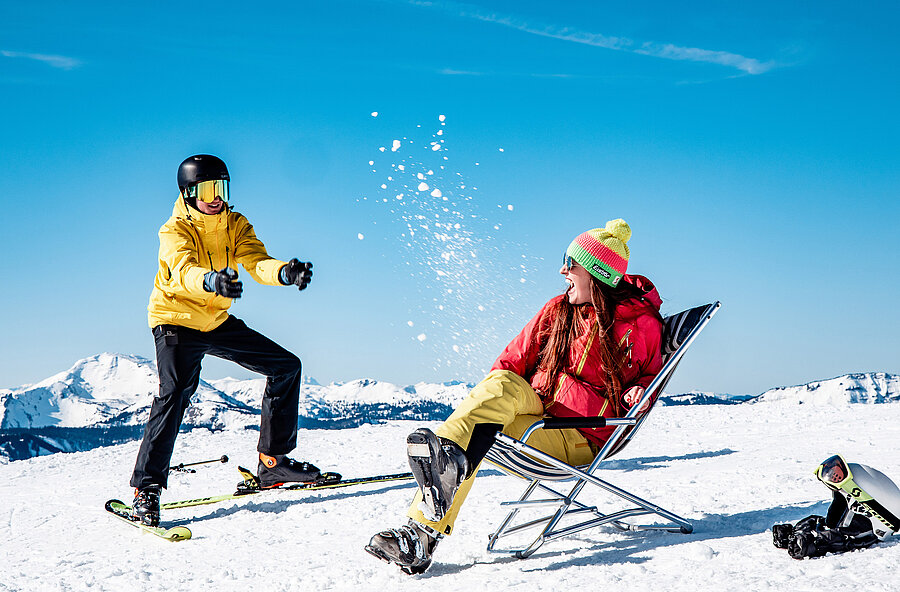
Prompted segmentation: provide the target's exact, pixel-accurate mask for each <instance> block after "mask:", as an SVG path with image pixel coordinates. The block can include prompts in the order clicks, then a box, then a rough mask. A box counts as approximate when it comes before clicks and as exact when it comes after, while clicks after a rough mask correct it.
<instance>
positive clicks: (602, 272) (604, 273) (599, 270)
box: [591, 263, 612, 279]
mask: <svg viewBox="0 0 900 592" xmlns="http://www.w3.org/2000/svg"><path fill="white" fill-rule="evenodd" d="M591 269H593V270H594V271H596V272H597V273H599V274H600V275H602V276H603V277H605V278H606V279H609V278H611V277H612V274H611V273H609V272H608V271H606V270H605V269H603V268H602V267H600V266H599V265H597V264H596V263H594V264H593V265H592V266H591Z"/></svg>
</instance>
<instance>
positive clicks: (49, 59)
mask: <svg viewBox="0 0 900 592" xmlns="http://www.w3.org/2000/svg"><path fill="white" fill-rule="evenodd" d="M0 56H3V57H6V58H21V59H26V60H34V61H37V62H42V63H44V64H47V65H48V66H50V67H52V68H59V69H60V70H72V69H73V68H77V67H78V66H80V65H81V62H80V61H79V60H76V59H75V58H70V57H66V56H59V55H47V54H42V53H23V52H19V51H7V50H5V49H0Z"/></svg>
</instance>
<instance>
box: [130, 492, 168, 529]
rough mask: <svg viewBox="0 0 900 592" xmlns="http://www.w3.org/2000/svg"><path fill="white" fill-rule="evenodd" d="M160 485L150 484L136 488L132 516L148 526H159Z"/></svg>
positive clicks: (132, 503) (136, 520)
mask: <svg viewBox="0 0 900 592" xmlns="http://www.w3.org/2000/svg"><path fill="white" fill-rule="evenodd" d="M160 489H161V487H160V486H159V485H148V486H146V487H142V488H140V489H135V490H134V501H133V502H131V518H132V519H133V520H134V521H135V522H140V523H141V524H145V525H147V526H159V490H160Z"/></svg>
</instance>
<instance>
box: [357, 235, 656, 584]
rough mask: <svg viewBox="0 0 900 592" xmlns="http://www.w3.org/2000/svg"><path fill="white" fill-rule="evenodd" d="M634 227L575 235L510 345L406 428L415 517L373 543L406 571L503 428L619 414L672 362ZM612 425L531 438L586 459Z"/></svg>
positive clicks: (414, 567)
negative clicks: (554, 292)
mask: <svg viewBox="0 0 900 592" xmlns="http://www.w3.org/2000/svg"><path fill="white" fill-rule="evenodd" d="M630 238H631V228H630V227H629V226H628V224H627V223H626V222H625V221H624V220H622V219H617V220H611V221H610V222H607V224H606V226H605V227H604V228H595V229H593V230H589V231H587V232H584V233H582V234H580V235H579V236H577V237H576V238H575V240H574V241H572V243H571V244H570V245H569V248H568V249H567V250H566V255H565V259H564V261H563V267H562V268H561V269H560V273H561V274H563V275H564V276H565V278H566V282H567V283H568V285H569V287H568V289H567V290H566V292H565V293H564V294H562V295H560V296H557V297H555V298H553V299H552V300H550V302H548V303H547V304H545V305H544V307H543V308H542V309H541V310H540V312H538V314H537V315H535V317H534V318H533V319H531V321H530V322H529V323H528V324H527V325H526V326H525V328H524V329H523V330H522V332H521V333H519V335H518V336H516V338H515V339H513V340H512V342H510V344H509V345H508V346H506V349H505V350H503V353H502V354H500V357H499V358H497V361H496V362H494V365H493V367H492V368H491V372H490V374H488V376H487V377H486V378H485V379H484V380H482V381H481V382H480V383H479V384H478V385H476V386H475V388H473V389H472V391H471V392H470V393H469V396H468V397H467V398H466V399H465V400H464V401H463V402H462V403H461V404H460V406H459V407H457V408H456V410H455V411H454V412H453V413H452V414H451V415H450V417H449V418H448V419H447V421H445V422H444V423H443V424H442V425H441V426H440V427H439V428H437V431H436V433H434V432H432V431H431V430H429V429H427V428H421V429H418V430H416V431H415V432H413V433H412V434H410V435H409V436H408V437H407V450H408V456H409V463H410V467H411V468H412V471H413V475H414V476H415V478H416V481H417V482H418V484H419V491H418V492H417V494H416V497H415V500H414V501H413V503H412V505H411V507H410V509H409V513H408V515H409V518H410V520H409V524H408V525H406V526H402V527H400V528H398V529H392V530H386V531H383V532H380V533H378V534H376V535H375V536H373V537H372V540H371V541H370V542H369V545H368V546H367V547H366V550H367V551H368V552H369V553H371V554H372V555H375V556H376V557H378V558H380V559H383V560H384V561H387V562H390V563H396V564H397V565H399V566H400V567H401V569H402V570H403V571H405V572H406V573H411V574H412V573H422V572H424V571H425V570H426V569H427V568H428V566H429V565H430V564H431V555H432V552H433V551H434V548H435V546H436V545H437V542H438V540H440V539H441V538H442V537H443V535H445V534H450V532H451V531H452V529H453V524H454V522H455V520H456V516H457V514H458V513H459V508H460V506H461V505H462V503H463V501H464V500H465V497H466V495H467V494H468V492H469V489H470V488H471V486H472V481H473V479H474V476H475V473H476V472H477V469H478V465H479V463H480V462H481V460H482V459H483V458H484V455H485V454H486V453H487V451H488V449H489V448H490V447H491V444H493V442H494V436H495V434H496V433H497V431H498V430H501V431H503V432H504V433H506V434H509V435H511V436H513V437H519V436H520V435H521V434H522V433H523V432H524V431H525V430H526V429H527V428H528V427H529V426H530V425H531V424H533V423H534V422H535V421H537V420H538V419H540V418H541V417H542V416H543V415H552V416H556V417H597V416H601V415H602V416H604V417H615V416H618V415H620V414H621V413H623V412H624V411H626V410H627V409H628V408H630V407H631V406H632V405H634V403H636V402H637V401H639V400H640V398H641V397H642V395H643V392H644V388H645V387H646V386H647V385H649V384H650V382H651V381H652V380H653V378H654V377H655V376H656V374H657V373H658V372H659V371H660V369H661V368H662V358H661V345H662V317H661V316H660V314H659V307H660V304H661V300H660V298H659V294H658V293H657V291H656V288H654V286H653V284H652V283H650V281H649V280H648V279H647V278H644V277H641V276H628V275H625V271H626V269H627V267H628V257H629V250H628V246H627V244H626V243H627V242H628V240H629V239H630ZM612 430H613V428H599V429H563V430H546V431H545V430H538V431H537V432H535V433H534V434H533V435H532V436H531V438H530V439H529V440H528V444H529V445H531V446H534V447H535V448H538V449H540V450H543V451H544V452H547V453H548V454H551V455H553V456H555V457H557V458H560V459H562V460H565V461H566V462H568V463H569V464H574V465H581V464H587V463H589V462H590V461H591V460H593V458H594V456H596V454H597V452H598V451H599V448H600V447H601V446H602V445H603V444H604V443H605V442H606V440H607V439H608V438H609V436H610V434H611V433H612Z"/></svg>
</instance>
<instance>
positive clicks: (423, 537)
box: [366, 520, 443, 575]
mask: <svg viewBox="0 0 900 592" xmlns="http://www.w3.org/2000/svg"><path fill="white" fill-rule="evenodd" d="M442 538H443V535H441V534H440V533H438V532H436V531H434V530H432V529H431V528H428V527H427V526H425V525H424V524H419V523H418V522H416V521H414V520H410V521H409V524H407V525H406V526H401V527H400V528H392V529H391V530H385V531H382V532H379V533H378V534H376V535H375V536H373V537H372V540H370V541H369V544H368V545H366V551H368V552H369V553H370V554H372V555H374V556H375V557H378V558H379V559H381V560H382V561H386V562H388V563H396V564H397V565H399V566H400V569H401V570H403V572H404V573H408V574H410V575H414V574H420V573H423V572H424V571H425V570H426V569H428V566H430V565H431V555H432V554H433V553H434V548H435V547H437V544H438V541H439V540H441V539H442Z"/></svg>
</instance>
